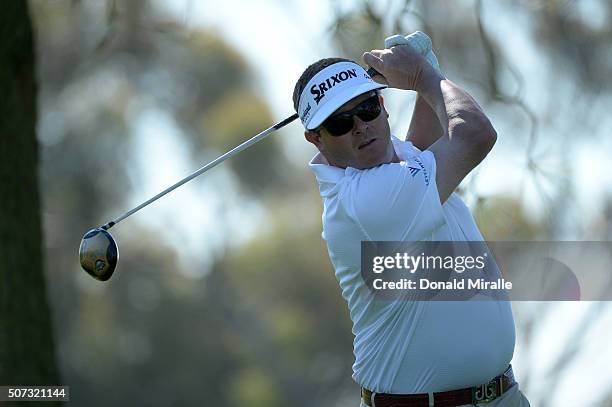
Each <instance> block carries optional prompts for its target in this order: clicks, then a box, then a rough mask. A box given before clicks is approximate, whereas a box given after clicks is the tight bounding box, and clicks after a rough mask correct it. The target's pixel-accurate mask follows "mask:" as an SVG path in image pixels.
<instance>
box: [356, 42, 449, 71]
mask: <svg viewBox="0 0 612 407" xmlns="http://www.w3.org/2000/svg"><path fill="white" fill-rule="evenodd" d="M395 45H408V46H410V47H411V48H412V49H413V50H415V51H416V52H418V53H419V54H420V55H421V56H423V57H424V58H425V59H426V60H427V62H429V64H430V65H431V66H432V67H433V68H434V69H435V70H436V71H438V73H439V74H440V75H441V76H444V75H442V71H441V70H440V64H438V58H436V54H434V52H433V49H432V44H431V38H429V36H428V35H427V34H425V33H424V32H422V31H415V32H413V33H412V34H410V35H406V36H402V35H392V36H390V37H387V38H386V39H385V48H387V49H389V48H391V47H393V46H395ZM368 74H369V75H370V76H372V77H374V76H375V75H377V74H378V72H376V70H375V69H373V68H369V69H368Z"/></svg>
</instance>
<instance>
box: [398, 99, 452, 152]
mask: <svg viewBox="0 0 612 407" xmlns="http://www.w3.org/2000/svg"><path fill="white" fill-rule="evenodd" d="M443 133H444V132H443V131H442V127H440V121H439V120H438V116H436V113H435V112H434V111H433V110H432V109H431V106H429V104H428V103H427V101H426V100H425V98H424V97H423V96H421V95H420V94H417V98H416V102H415V104H414V110H413V112H412V119H410V127H409V128H408V134H407V135H406V140H409V141H411V142H412V144H414V145H415V147H417V148H418V149H419V150H427V149H428V148H429V147H430V146H431V145H432V144H433V143H435V142H436V141H437V140H438V139H439V138H440V137H441V136H442V134H443Z"/></svg>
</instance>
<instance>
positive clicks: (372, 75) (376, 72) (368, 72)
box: [366, 67, 382, 78]
mask: <svg viewBox="0 0 612 407" xmlns="http://www.w3.org/2000/svg"><path fill="white" fill-rule="evenodd" d="M366 72H367V74H368V75H370V77H371V78H372V77H374V76H376V75H380V76H382V74H381V73H380V72H378V71H377V70H376V69H374V68H372V67H369V68H368V70H367V71H366Z"/></svg>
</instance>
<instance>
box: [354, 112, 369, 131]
mask: <svg viewBox="0 0 612 407" xmlns="http://www.w3.org/2000/svg"><path fill="white" fill-rule="evenodd" d="M367 128H368V122H366V121H364V120H361V119H360V118H359V117H358V116H357V115H355V116H353V132H355V133H361V132H364V131H366V129H367Z"/></svg>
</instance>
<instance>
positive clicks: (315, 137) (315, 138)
mask: <svg viewBox="0 0 612 407" xmlns="http://www.w3.org/2000/svg"><path fill="white" fill-rule="evenodd" d="M304 138H305V139H306V140H308V142H310V143H312V144H314V146H315V147H316V148H317V149H318V150H319V151H323V150H322V148H323V145H322V144H321V135H320V134H319V133H317V132H314V131H311V130H306V131H305V132H304Z"/></svg>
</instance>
